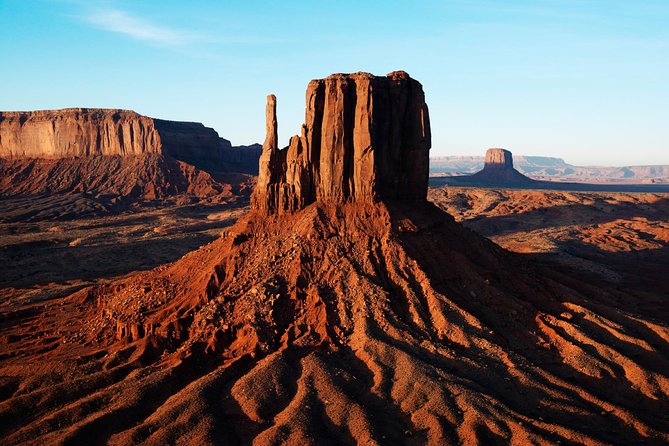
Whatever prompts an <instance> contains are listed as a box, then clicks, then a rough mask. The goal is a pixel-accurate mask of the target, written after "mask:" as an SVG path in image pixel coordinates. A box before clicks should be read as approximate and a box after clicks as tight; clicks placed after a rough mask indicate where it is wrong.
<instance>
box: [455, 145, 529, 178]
mask: <svg viewBox="0 0 669 446" xmlns="http://www.w3.org/2000/svg"><path fill="white" fill-rule="evenodd" d="M457 182H460V183H474V184H480V185H488V186H517V185H522V186H524V187H527V186H530V185H532V184H534V183H536V182H535V181H534V180H532V179H531V178H528V177H526V176H525V175H523V174H522V173H520V172H518V171H517V170H516V169H514V167H513V155H512V154H511V152H509V151H508V150H504V149H488V150H487V151H486V153H485V165H484V167H483V170H481V171H479V172H477V173H475V174H474V175H470V176H466V177H461V178H458V180H457Z"/></svg>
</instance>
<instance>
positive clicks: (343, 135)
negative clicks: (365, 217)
mask: <svg viewBox="0 0 669 446" xmlns="http://www.w3.org/2000/svg"><path fill="white" fill-rule="evenodd" d="M306 102H307V103H306V114H305V123H304V124H303V125H302V132H301V134H300V136H293V137H292V138H291V139H290V143H289V145H288V147H286V148H284V149H282V150H279V149H278V146H277V141H278V138H277V123H276V98H275V97H274V95H270V96H268V98H267V110H266V120H267V136H266V139H265V144H264V145H263V152H262V155H261V157H260V172H259V177H258V184H257V186H256V189H255V191H254V193H253V197H252V200H251V203H252V206H253V208H254V209H257V210H260V211H263V212H266V213H275V212H276V213H283V212H294V211H296V210H299V209H302V208H303V207H305V206H307V205H308V204H310V203H313V202H314V201H328V202H346V201H364V202H372V201H377V200H383V199H390V200H425V199H426V197H427V181H428V167H429V150H430V146H431V136H430V119H429V116H428V109H427V105H426V104H425V95H424V93H423V87H422V86H421V84H420V83H419V82H418V81H416V80H414V79H412V78H411V77H409V75H408V74H407V73H405V72H404V71H395V72H392V73H390V74H388V75H387V76H374V75H372V74H369V73H354V74H333V75H331V76H329V77H327V78H325V79H317V80H312V81H311V82H310V83H309V86H308V87H307V94H306Z"/></svg>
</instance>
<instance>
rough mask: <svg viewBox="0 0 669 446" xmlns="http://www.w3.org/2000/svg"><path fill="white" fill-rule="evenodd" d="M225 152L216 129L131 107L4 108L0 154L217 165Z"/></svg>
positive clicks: (0, 116)
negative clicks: (162, 158) (148, 157)
mask: <svg viewBox="0 0 669 446" xmlns="http://www.w3.org/2000/svg"><path fill="white" fill-rule="evenodd" d="M223 151H224V150H223V148H222V147H221V143H220V139H219V137H218V133H216V131H215V130H214V129H212V128H208V127H205V126H204V125H202V124H200V123H198V122H178V121H166V120H162V119H153V118H149V117H147V116H142V115H140V114H138V113H135V112H134V111H131V110H115V109H96V108H67V109H62V110H40V111H32V112H0V158H7V159H24V158H46V159H59V158H73V157H88V156H99V155H116V156H132V155H144V154H147V153H160V154H163V155H169V156H172V157H174V158H176V159H178V160H181V161H185V162H188V163H191V164H194V165H198V166H209V165H214V166H216V165H218V164H220V163H221V160H222V159H223Z"/></svg>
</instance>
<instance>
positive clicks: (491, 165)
mask: <svg viewBox="0 0 669 446" xmlns="http://www.w3.org/2000/svg"><path fill="white" fill-rule="evenodd" d="M484 168H485V169H513V155H512V154H511V152H509V151H508V150H505V149H488V150H487V151H486V152H485V167H484Z"/></svg>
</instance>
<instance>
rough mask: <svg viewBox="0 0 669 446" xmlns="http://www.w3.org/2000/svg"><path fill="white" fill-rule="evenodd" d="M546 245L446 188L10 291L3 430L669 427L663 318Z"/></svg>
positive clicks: (509, 439) (222, 440) (270, 220)
mask: <svg viewBox="0 0 669 446" xmlns="http://www.w3.org/2000/svg"><path fill="white" fill-rule="evenodd" d="M528 259H530V258H528V257H521V256H520V255H517V254H513V253H509V252H507V251H504V250H503V249H501V248H499V247H498V246H496V245H494V244H493V243H492V242H490V241H488V240H486V239H485V238H483V237H481V236H478V235H477V234H475V233H473V232H471V231H470V230H468V229H465V228H464V227H462V226H460V225H459V224H456V223H455V222H454V221H453V219H452V218H451V217H450V216H448V215H447V214H445V213H443V212H442V211H440V210H438V209H437V208H436V207H434V206H433V205H431V204H428V203H418V204H412V205H406V204H405V205H400V204H376V205H374V204H364V205H363V204H345V205H329V204H323V203H315V204H313V205H311V206H309V207H307V208H306V209H304V210H302V211H300V212H298V213H296V214H295V215H284V216H270V217H264V216H260V215H258V214H256V213H254V212H252V213H250V214H248V215H247V216H246V217H243V218H242V219H241V220H240V221H238V222H237V224H235V226H233V227H232V228H231V229H229V230H228V231H227V233H226V235H225V236H224V237H222V238H221V239H219V240H216V241H214V242H212V243H211V244H209V245H206V246H204V247H202V248H200V249H199V250H197V251H195V252H192V253H190V254H187V255H186V256H184V257H183V258H182V259H181V260H179V261H177V262H175V263H172V264H169V265H165V266H162V267H159V268H156V269H154V270H151V271H147V272H144V273H138V274H136V275H133V276H131V277H129V278H126V279H123V280H120V281H117V282H114V283H111V284H109V285H103V286H100V287H97V288H89V289H85V290H82V291H80V292H78V293H76V294H75V295H72V296H70V297H66V298H62V299H56V300H52V301H50V302H48V303H47V304H46V305H45V304H40V305H36V304H35V305H30V304H27V305H24V306H17V305H14V306H12V305H9V304H5V305H4V306H3V309H2V311H3V313H2V317H1V318H0V321H1V322H0V336H2V344H1V347H0V376H1V377H2V378H1V381H0V395H2V402H1V403H0V439H1V442H2V443H3V444H19V443H22V444H89V443H96V444H97V443H100V444H104V443H107V444H227V443H234V444H237V443H241V444H247V443H251V442H253V443H254V444H259V445H262V444H279V443H288V444H319V445H321V444H353V443H363V444H468V445H469V444H486V445H487V444H497V443H499V444H509V443H511V444H558V443H561V444H593V445H595V444H643V443H644V442H646V443H647V444H660V443H666V442H669V434H668V433H667V432H669V419H668V417H667V414H668V413H669V401H668V399H667V395H668V392H669V377H668V375H667V370H669V328H668V327H667V325H666V319H664V318H663V319H662V320H655V319H653V318H651V317H650V316H641V315H639V314H633V313H631V312H628V311H626V310H625V309H624V308H619V307H617V306H616V304H614V302H615V303H619V302H621V301H626V300H629V299H634V298H635V297H634V296H628V295H626V293H624V292H622V291H619V290H616V289H615V288H613V287H608V288H607V287H606V286H605V284H604V282H602V281H599V280H596V279H593V281H591V282H587V281H583V280H581V279H577V278H575V277H572V276H569V275H565V274H563V273H561V272H558V271H554V270H550V269H543V267H541V266H538V265H535V264H533V263H532V262H530V261H528ZM659 316H661V315H659ZM659 316H658V317H659Z"/></svg>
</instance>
